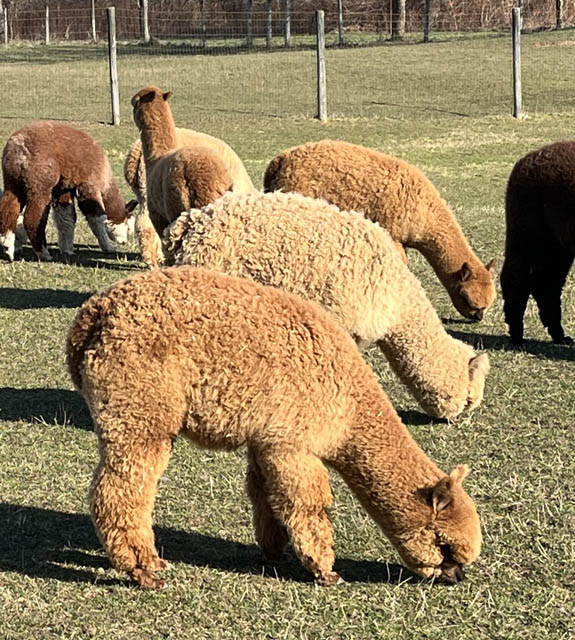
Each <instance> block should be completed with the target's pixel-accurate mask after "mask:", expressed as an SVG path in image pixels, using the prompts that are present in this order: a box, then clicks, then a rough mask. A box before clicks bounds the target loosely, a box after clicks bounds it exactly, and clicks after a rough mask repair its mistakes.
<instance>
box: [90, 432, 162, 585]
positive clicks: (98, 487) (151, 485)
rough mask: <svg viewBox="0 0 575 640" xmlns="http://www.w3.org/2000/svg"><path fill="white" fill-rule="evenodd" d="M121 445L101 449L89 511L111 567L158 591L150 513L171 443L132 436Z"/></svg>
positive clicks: (159, 564) (158, 563)
mask: <svg viewBox="0 0 575 640" xmlns="http://www.w3.org/2000/svg"><path fill="white" fill-rule="evenodd" d="M122 444H123V445H125V444H127V446H118V445H117V444H110V443H107V444H102V446H101V449H102V453H101V460H100V464H99V465H98V467H97V469H96V471H95V474H94V479H93V481H92V487H91V490H90V511H91V514H92V519H93V522H94V526H95V528H96V531H97V533H98V536H99V538H100V540H101V541H102V544H103V545H104V547H105V549H106V552H107V553H108V556H109V557H110V559H111V561H112V563H113V565H114V566H115V567H116V568H117V569H119V570H122V571H126V572H127V573H128V575H130V577H131V578H132V579H133V580H135V581H136V582H138V583H139V584H140V586H142V587H144V588H148V589H158V588H161V587H162V586H163V583H162V581H161V580H160V579H159V578H157V577H156V576H155V575H154V573H155V572H156V571H157V570H159V569H163V568H165V567H166V563H165V562H164V561H163V560H161V559H160V557H159V556H158V553H157V551H156V546H155V543H154V532H153V530H152V510H153V505H154V498H155V495H156V490H157V484H158V480H159V479H160V476H161V475H162V473H163V472H164V470H165V468H166V466H167V464H168V460H169V458H170V453H171V451H172V441H171V439H170V438H169V437H165V438H155V439H151V438H150V439H146V438H142V439H140V438H135V437H133V438H131V439H130V440H129V441H128V442H127V443H125V442H123V443H122Z"/></svg>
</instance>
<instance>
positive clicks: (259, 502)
mask: <svg viewBox="0 0 575 640" xmlns="http://www.w3.org/2000/svg"><path fill="white" fill-rule="evenodd" d="M246 490H247V493H248V496H249V498H250V501H251V503H252V513H253V522H254V529H255V534H256V540H257V543H258V545H259V547H260V549H261V550H262V553H263V554H264V556H265V558H266V560H269V561H271V562H277V561H278V560H279V559H280V557H281V555H282V552H283V550H284V549H285V547H286V545H287V543H288V542H289V538H288V534H287V531H286V528H285V527H284V526H283V525H282V524H281V523H280V522H278V520H277V518H276V517H275V515H274V513H273V511H272V509H271V507H270V504H269V501H268V495H267V491H266V488H265V477H264V475H263V473H262V470H261V468H260V466H259V464H258V461H257V456H256V453H255V452H254V451H253V449H251V448H248V471H247V475H246Z"/></svg>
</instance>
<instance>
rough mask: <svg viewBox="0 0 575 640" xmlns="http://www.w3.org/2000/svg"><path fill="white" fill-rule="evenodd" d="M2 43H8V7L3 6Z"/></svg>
mask: <svg viewBox="0 0 575 640" xmlns="http://www.w3.org/2000/svg"><path fill="white" fill-rule="evenodd" d="M3 13H4V44H6V45H7V44H8V7H4V12H3Z"/></svg>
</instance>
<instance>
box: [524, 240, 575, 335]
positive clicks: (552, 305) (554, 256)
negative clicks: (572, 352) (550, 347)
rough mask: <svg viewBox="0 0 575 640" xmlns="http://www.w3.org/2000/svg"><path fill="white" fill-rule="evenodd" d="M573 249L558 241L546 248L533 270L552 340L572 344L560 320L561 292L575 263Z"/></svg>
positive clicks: (535, 292)
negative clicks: (566, 248)
mask: <svg viewBox="0 0 575 640" xmlns="http://www.w3.org/2000/svg"><path fill="white" fill-rule="evenodd" d="M573 257H574V256H573V253H572V252H571V251H567V250H565V249H564V248H563V247H561V246H559V245H557V244H555V245H552V246H549V247H548V248H546V250H545V252H544V253H542V254H541V256H540V257H539V259H538V261H537V263H536V264H535V268H534V270H533V297H534V298H535V302H537V307H538V309H539V317H540V318H541V322H542V323H543V326H544V327H545V328H546V329H547V331H548V332H549V335H550V336H551V339H552V340H553V342H555V343H557V344H572V343H573V340H572V339H571V338H569V337H568V336H566V335H565V332H564V331H563V325H562V324H561V292H562V291H563V285H564V284H565V280H566V278H567V274H568V273H569V269H570V268H571V265H572V264H573Z"/></svg>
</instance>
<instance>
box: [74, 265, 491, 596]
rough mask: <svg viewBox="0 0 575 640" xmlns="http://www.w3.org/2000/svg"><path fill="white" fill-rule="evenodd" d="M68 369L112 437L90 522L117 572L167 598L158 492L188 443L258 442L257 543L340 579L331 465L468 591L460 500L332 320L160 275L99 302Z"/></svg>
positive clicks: (285, 298) (379, 515) (183, 272)
mask: <svg viewBox="0 0 575 640" xmlns="http://www.w3.org/2000/svg"><path fill="white" fill-rule="evenodd" d="M67 358H68V367H69V370H70V373H71V376H72V379H73V381H74V384H75V385H76V386H77V388H78V389H80V391H81V392H82V394H83V395H84V397H85V399H86V401H87V403H88V405H89V407H90V411H91V413H92V416H93V418H94V421H95V424H96V433H97V434H98V438H99V440H100V462H99V464H98V467H97V469H96V471H95V473H94V478H93V482H92V487H91V496H90V509H91V513H92V518H93V521H94V524H95V527H96V530H97V532H98V535H99V537H100V540H101V541H102V543H103V545H104V547H105V549H106V551H107V553H108V555H109V557H110V559H111V561H112V562H113V564H114V566H115V567H116V568H117V569H119V570H122V571H126V572H127V573H128V574H129V575H130V576H131V577H132V578H133V579H134V580H136V581H137V582H138V583H139V584H140V585H141V586H143V587H147V588H159V587H161V586H162V580H161V579H160V578H159V577H158V576H157V575H156V572H157V570H159V569H161V568H163V567H164V566H165V562H164V561H163V560H162V559H160V557H159V556H158V553H157V551H156V548H155V544H154V533H153V530H152V509H153V503H154V498H155V495H156V490H157V484H158V481H159V479H160V477H161V476H162V474H163V472H164V469H165V468H166V465H167V464H168V460H169V457H170V453H171V451H172V445H173V443H174V440H175V439H176V437H177V436H178V435H180V434H182V435H184V436H186V437H188V438H189V439H190V440H192V442H194V443H196V444H198V445H200V446H202V447H208V448H211V449H224V450H231V449H236V448H238V447H241V446H243V445H247V446H248V448H249V458H250V470H249V474H248V494H249V496H250V499H251V502H252V506H253V514H254V525H255V530H256V538H257V540H258V542H259V543H260V545H261V547H262V550H263V551H264V553H266V554H268V555H270V556H272V557H277V556H278V555H279V554H281V552H282V550H283V548H284V547H285V545H286V543H287V542H288V540H289V541H291V543H292V545H293V548H294V550H295V552H296V553H297V555H298V557H299V559H300V561H301V562H302V564H303V565H304V566H305V567H306V569H307V570H308V571H310V572H311V573H312V574H313V575H314V577H315V578H316V580H317V581H318V582H319V583H320V584H337V583H338V582H340V581H341V578H340V577H339V575H338V574H337V573H336V572H335V571H334V570H333V564H334V560H335V554H334V551H333V531H332V527H331V522H330V520H329V516H328V513H327V508H328V507H329V506H330V505H331V503H332V494H331V489H330V482H329V475H328V472H327V469H326V466H325V465H329V466H331V467H333V468H334V469H335V470H337V471H338V473H340V474H341V476H342V477H343V479H344V480H345V482H346V483H347V484H348V485H349V487H350V488H351V489H352V490H353V491H354V493H355V494H356V495H357V497H358V498H359V500H360V502H361V503H362V505H363V506H364V507H365V509H366V510H367V511H368V513H369V514H370V515H371V516H372V517H373V518H374V520H375V521H376V522H377V524H378V525H379V526H380V527H381V529H382V531H383V533H384V534H385V535H386V536H387V537H388V538H389V540H390V541H391V542H392V544H393V545H394V546H395V548H396V549H397V551H398V552H399V554H400V556H401V558H402V560H403V562H404V563H405V564H406V565H407V566H408V567H409V568H410V569H411V570H412V571H414V572H416V573H417V574H419V575H420V576H423V577H426V578H437V579H440V580H444V581H447V582H450V583H455V582H459V581H460V580H462V579H463V575H464V574H463V571H462V565H465V564H470V563H472V562H473V561H474V560H475V559H476V558H477V556H478V555H479V552H480V548H481V531H480V524H479V517H478V515H477V511H476V508H475V505H474V503H473V501H472V500H471V498H470V497H469V496H468V495H467V494H466V493H465V491H464V490H463V488H462V485H461V483H462V480H463V478H464V477H465V476H466V474H467V469H466V467H465V466H464V465H460V466H458V467H456V469H455V470H454V471H453V472H452V473H451V474H450V475H446V474H445V473H443V471H441V469H439V468H438V467H437V466H436V465H435V464H434V463H433V462H432V461H431V460H430V459H429V458H428V457H427V456H426V455H425V453H424V452H423V451H422V450H421V449H420V448H419V447H418V445H417V444H416V442H415V441H414V440H413V438H412V437H411V436H410V434H409V432H408V431H407V429H406V428H405V426H404V425H403V424H402V422H401V420H400V419H399V417H398V415H397V414H396V413H395V411H394V410H393V407H392V406H391V404H390V402H389V400H388V399H387V397H386V395H385V394H384V393H383V391H382V390H381V388H380V386H379V384H378V381H377V379H376V377H375V375H374V374H373V373H372V371H371V370H370V368H369V367H368V366H367V365H366V364H365V362H364V361H363V358H362V357H361V355H360V354H359V352H358V350H357V349H356V347H355V345H354V344H353V341H352V340H351V339H350V337H349V336H348V335H346V333H345V332H344V331H343V330H342V329H341V328H340V327H339V326H338V325H337V324H336V323H335V321H334V320H333V319H332V318H331V317H330V316H328V314H327V313H325V312H324V311H323V310H322V309H321V308H320V307H318V306H317V305H315V304H311V303H309V302H306V301H305V300H302V299H301V298H298V297H297V296H292V295H289V294H287V293H285V292H283V291H279V290H278V289H275V288H272V287H262V286H261V285H258V284H256V283H255V282H250V281H248V280H243V279H238V278H230V277H228V276H225V275H222V274H217V273H213V272H208V271H204V270H202V269H191V268H187V267H178V268H176V269H155V270H153V271H149V272H146V273H143V274H139V275H137V276H135V277H132V278H130V279H128V280H124V281H122V282H119V283H117V284H115V285H113V286H112V288H111V289H109V290H108V291H106V292H104V293H100V294H96V295H95V296H92V298H90V299H89V300H88V301H87V302H86V303H85V304H84V305H83V306H82V308H81V309H80V311H79V312H78V315H77V316H76V319H75V321H74V324H73V326H72V328H71V331H70V333H69V336H68V345H67Z"/></svg>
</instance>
